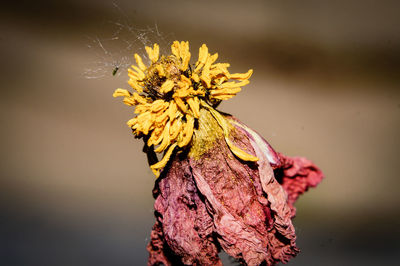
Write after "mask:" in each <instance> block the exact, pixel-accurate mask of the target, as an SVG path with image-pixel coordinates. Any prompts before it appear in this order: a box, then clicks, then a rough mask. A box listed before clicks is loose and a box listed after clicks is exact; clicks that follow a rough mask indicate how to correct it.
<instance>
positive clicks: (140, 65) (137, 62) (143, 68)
mask: <svg viewBox="0 0 400 266" xmlns="http://www.w3.org/2000/svg"><path fill="white" fill-rule="evenodd" d="M134 57H135V60H136V64H137V65H138V67H139V68H140V70H142V71H144V70H146V66H145V65H144V64H143V60H142V58H141V57H140V56H139V55H138V54H135V55H134Z"/></svg>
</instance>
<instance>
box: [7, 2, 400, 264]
mask: <svg viewBox="0 0 400 266" xmlns="http://www.w3.org/2000/svg"><path fill="white" fill-rule="evenodd" d="M399 7H400V5H399V4H398V1H394V0H392V1H376V0H372V1H360V0H347V1H342V0H340V1H321V0H318V1H317V0H311V1H284V0H281V1H234V0H229V1H228V0H223V1H222V0H220V1H210V0H207V1H162V0H152V1H141V2H139V1H133V0H131V1H128V0H118V1H117V0H116V1H115V2H111V1H94V0H87V1H78V0H65V1H57V2H55V1H54V2H52V1H14V2H13V4H10V3H8V4H5V3H3V4H2V6H1V8H0V56H1V57H0V58H1V60H2V62H3V63H2V64H0V70H1V75H0V82H1V94H2V97H1V98H0V102H1V104H0V119H1V120H0V121H1V124H2V130H1V133H0V134H1V136H2V137H1V139H0V140H1V147H2V148H1V160H0V174H1V175H0V187H1V190H2V191H1V193H0V265H43V266H46V265H116V266H119V265H145V264H146V262H147V251H146V249H145V247H146V244H147V243H148V241H149V235H150V230H151V227H152V225H153V222H154V218H153V202H154V199H153V197H152V194H151V190H152V188H153V184H154V176H153V174H152V173H151V171H150V170H149V167H148V165H147V161H146V158H145V155H144V154H143V153H142V152H141V149H142V141H140V140H136V139H134V138H133V137H132V134H131V132H130V130H129V128H128V127H127V126H126V125H125V122H126V121H127V120H129V119H130V118H131V117H132V116H133V112H132V111H133V110H132V109H131V108H129V107H127V106H125V105H123V104H122V103H121V101H120V99H114V98H112V93H113V91H114V89H115V88H118V87H122V88H127V87H128V86H127V85H126V80H127V75H126V73H125V69H126V66H127V65H128V64H130V63H132V62H133V56H132V55H133V53H134V52H139V53H141V52H142V51H143V46H144V45H143V44H144V43H145V44H147V43H148V44H152V43H153V42H158V43H159V44H160V45H162V47H163V48H164V51H167V50H168V49H169V43H170V42H172V41H173V40H175V39H176V40H189V41H190V45H191V50H192V55H193V57H194V59H196V58H197V51H198V47H200V45H201V44H202V43H206V44H207V45H208V47H209V49H210V51H211V52H218V53H219V55H220V58H219V61H220V62H224V61H225V62H229V63H231V66H232V67H231V68H230V69H231V72H245V71H247V70H248V69H249V68H253V69H254V75H253V77H252V78H251V83H250V85H248V86H246V87H245V88H244V89H243V90H242V92H241V93H239V94H238V95H237V96H236V97H235V98H233V99H232V100H230V101H227V102H224V103H223V104H222V105H221V106H220V109H221V110H223V111H226V112H228V113H232V114H234V115H235V116H237V117H238V118H239V119H241V120H242V121H243V122H245V123H246V124H247V125H249V126H250V127H251V128H253V129H255V130H256V131H258V132H259V133H261V135H263V136H264V137H265V138H266V139H267V140H268V141H269V142H270V143H271V144H272V146H273V147H274V148H275V149H276V150H278V151H280V152H282V153H284V154H286V155H291V156H295V155H302V156H306V157H307V158H309V159H311V160H313V161H314V162H315V163H316V164H317V165H318V166H319V167H320V168H321V169H322V170H323V171H324V173H325V175H326V179H325V180H323V182H322V183H321V184H320V185H319V187H318V188H317V189H312V190H310V191H309V192H308V193H306V194H305V195H304V196H302V197H301V198H300V200H299V201H298V203H297V205H296V206H297V208H298V212H297V213H298V215H297V217H296V218H295V219H294V224H295V227H296V232H297V235H298V241H297V244H298V246H299V247H300V249H301V251H302V252H301V253H300V254H299V255H298V256H297V257H296V258H295V259H293V260H292V261H291V262H290V263H289V265H395V264H396V261H398V254H399V253H398V252H399V251H400V244H399V243H400V241H399V240H398V239H399V237H400V229H399V226H400V213H399V204H400V199H399V193H398V189H399V185H400V181H399V180H400V179H399V164H400V161H399V159H398V158H399V155H398V152H399V148H400V147H399V133H400V87H399V85H400V82H399V81H400V75H399V69H400V68H399V67H400V32H399V29H400V21H399V18H398V16H399V10H400V9H399ZM117 68H118V71H117V73H116V75H115V76H113V75H112V72H113V71H114V70H116V69H117ZM228 261H229V259H228V258H227V257H226V256H224V262H226V265H229V262H228Z"/></svg>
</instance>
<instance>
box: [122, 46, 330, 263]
mask: <svg viewBox="0 0 400 266" xmlns="http://www.w3.org/2000/svg"><path fill="white" fill-rule="evenodd" d="M171 50H172V55H169V56H161V57H160V56H159V46H158V45H157V44H154V47H153V48H150V47H146V51H147V53H148V57H149V59H150V61H151V63H150V66H149V67H146V66H145V64H144V63H143V61H142V58H141V57H140V56H139V55H137V54H135V59H136V63H137V66H132V69H129V70H128V75H129V77H130V80H129V81H128V83H129V84H130V85H131V86H132V88H133V89H135V90H136V92H133V93H131V92H129V91H128V90H123V89H117V90H116V91H115V93H114V97H117V96H124V103H125V104H127V105H130V106H135V113H137V114H138V115H137V116H136V117H135V118H132V119H131V120H129V121H128V123H127V124H128V125H129V126H130V127H131V128H132V130H133V133H134V134H135V136H137V137H142V138H143V139H144V141H145V149H144V150H145V151H146V153H147V154H148V157H149V163H150V164H151V165H150V167H151V169H152V171H153V172H154V174H155V175H156V176H157V177H159V176H160V178H159V179H158V180H157V182H156V185H155V188H154V190H153V195H154V197H155V198H156V201H155V205H154V207H155V215H156V223H155V225H154V227H153V231H152V233H151V241H150V243H149V245H148V247H147V249H148V251H149V252H150V256H149V262H148V264H149V265H159V264H165V265H175V264H178V265H179V264H186V265H221V261H220V259H219V257H218V253H219V252H220V251H221V249H223V250H224V251H225V252H226V253H228V254H229V255H231V256H232V257H234V258H236V259H237V260H239V261H240V262H242V263H244V264H246V265H260V264H262V263H265V264H267V265H273V264H275V263H277V262H287V261H288V260H289V259H290V258H292V257H293V256H295V255H296V254H297V253H298V249H297V247H296V245H295V240H296V235H295V231H294V227H293V224H292V221H291V218H293V217H294V215H295V209H294V207H293V204H294V202H295V201H296V199H297V197H298V196H299V195H300V194H302V193H304V192H305V191H306V190H307V189H308V187H310V186H316V185H317V184H318V183H319V182H320V181H321V179H322V177H323V176H322V173H321V171H320V170H319V169H318V168H317V167H316V166H314V165H313V164H312V163H311V162H310V161H308V160H306V159H304V158H289V157H285V156H283V155H281V154H278V153H276V152H275V151H274V150H273V149H272V148H271V146H270V145H269V144H268V143H267V142H266V141H265V140H264V139H263V138H262V137H261V136H260V135H258V134H257V133H256V132H254V131H253V130H251V129H250V128H248V127H247V126H245V125H244V124H243V123H241V122H240V121H239V120H237V119H236V118H234V117H233V116H231V115H228V114H225V113H221V112H220V111H217V110H216V107H217V106H218V104H219V103H220V102H221V101H222V100H226V99H229V98H231V97H233V96H235V95H236V93H238V92H239V91H240V90H241V87H242V86H244V85H246V84H248V83H249V81H248V79H249V78H250V76H251V74H252V72H253V71H252V70H249V71H248V72H247V73H244V74H231V73H229V71H228V67H229V64H227V63H215V62H216V60H217V57H218V54H214V55H211V54H209V53H208V48H207V46H206V45H205V44H203V45H202V46H201V48H200V49H199V58H198V61H197V62H196V63H195V64H194V65H190V57H191V54H190V52H189V43H188V42H177V41H175V42H174V43H173V44H172V46H171ZM230 80H232V81H230ZM161 152H164V155H163V158H162V159H161V160H160V161H159V162H157V157H156V155H155V153H161Z"/></svg>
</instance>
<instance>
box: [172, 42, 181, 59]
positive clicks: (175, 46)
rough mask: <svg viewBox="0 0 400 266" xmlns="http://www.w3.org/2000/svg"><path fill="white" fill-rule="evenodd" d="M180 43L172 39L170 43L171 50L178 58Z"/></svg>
mask: <svg viewBox="0 0 400 266" xmlns="http://www.w3.org/2000/svg"><path fill="white" fill-rule="evenodd" d="M180 46H181V45H180V43H179V42H178V41H174V42H173V43H172V45H171V52H172V54H173V55H175V56H176V58H178V59H179V58H180Z"/></svg>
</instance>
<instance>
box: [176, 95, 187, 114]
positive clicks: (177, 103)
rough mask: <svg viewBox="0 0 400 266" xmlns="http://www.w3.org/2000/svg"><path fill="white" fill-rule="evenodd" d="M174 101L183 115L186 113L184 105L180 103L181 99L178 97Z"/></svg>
mask: <svg viewBox="0 0 400 266" xmlns="http://www.w3.org/2000/svg"><path fill="white" fill-rule="evenodd" d="M174 100H175V102H176V105H178V107H179V108H180V109H181V110H182V112H183V113H186V110H187V109H186V105H185V103H184V102H183V101H182V99H181V98H179V97H174Z"/></svg>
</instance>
